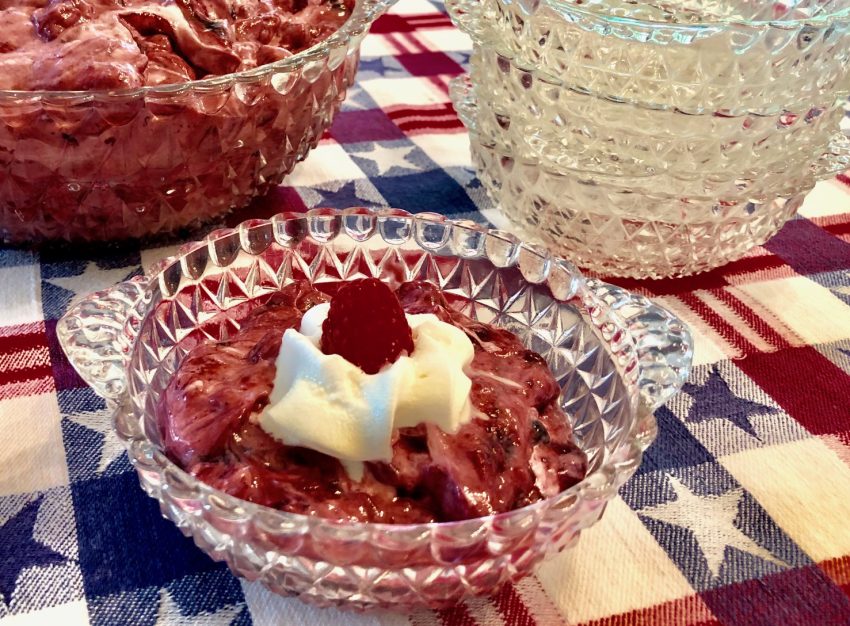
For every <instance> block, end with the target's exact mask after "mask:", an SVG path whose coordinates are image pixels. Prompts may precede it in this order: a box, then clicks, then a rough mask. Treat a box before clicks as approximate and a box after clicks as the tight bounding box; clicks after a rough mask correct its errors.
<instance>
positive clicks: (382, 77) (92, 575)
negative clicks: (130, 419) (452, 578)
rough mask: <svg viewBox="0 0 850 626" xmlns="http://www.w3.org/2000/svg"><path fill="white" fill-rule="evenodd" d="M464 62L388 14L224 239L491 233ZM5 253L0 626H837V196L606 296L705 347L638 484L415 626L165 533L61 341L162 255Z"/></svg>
mask: <svg viewBox="0 0 850 626" xmlns="http://www.w3.org/2000/svg"><path fill="white" fill-rule="evenodd" d="M468 59H469V42H468V40H467V39H466V38H465V37H463V36H462V35H461V34H459V33H458V32H457V31H456V30H455V29H454V28H453V27H452V26H451V23H450V22H449V19H448V17H447V16H446V14H445V12H444V10H443V8H442V5H441V3H439V2H434V3H431V2H429V1H428V0H401V2H399V4H398V5H397V6H396V7H395V8H394V9H393V10H392V12H391V13H390V14H389V15H387V16H385V17H383V18H382V19H381V20H379V21H378V22H377V23H376V24H375V27H374V28H373V30H372V34H371V35H370V36H369V37H368V38H367V39H366V40H365V41H364V44H363V62H362V65H361V69H360V73H359V76H358V82H357V85H356V86H355V88H354V89H353V90H352V91H351V93H350V95H349V97H348V100H347V101H346V103H345V104H344V106H343V110H342V112H341V113H340V114H339V117H338V118H337V122H336V124H335V125H334V126H333V128H332V129H331V130H330V132H329V133H328V134H327V135H326V137H325V138H324V139H323V140H322V142H321V144H320V145H319V146H318V147H317V148H316V149H315V150H314V151H313V152H312V153H311V155H310V156H309V158H308V159H307V160H306V162H305V163H303V164H301V165H299V166H298V168H297V169H296V171H295V173H294V174H293V175H292V176H291V177H290V178H289V179H288V181H287V182H288V185H287V186H285V187H281V188H279V189H278V190H276V191H275V192H274V193H272V194H270V196H269V197H268V198H266V199H264V200H262V201H259V202H257V203H255V204H254V205H253V206H251V207H249V208H248V209H245V210H242V211H239V212H237V213H236V214H235V215H233V216H231V217H230V218H228V222H229V223H236V222H238V221H241V220H242V219H245V218H247V217H255V216H266V215H270V214H272V213H274V212H277V211H279V210H282V209H284V208H286V209H288V210H303V209H306V208H309V207H315V206H333V207H346V206H350V205H364V204H365V205H378V206H380V205H390V206H396V207H401V208H404V209H407V210H409V211H437V212H441V213H445V214H447V215H450V216H453V217H463V218H469V219H474V220H478V221H482V222H487V221H489V220H494V219H496V213H494V211H493V207H492V205H491V204H490V203H489V201H488V200H487V199H486V197H485V195H484V193H483V191H482V189H481V187H480V185H479V184H478V182H477V181H476V178H475V174H474V171H473V170H472V168H471V167H470V163H469V154H468V141H467V137H466V135H465V133H464V131H463V128H462V126H461V124H460V123H459V121H458V120H457V117H456V116H455V114H454V112H453V110H452V107H451V105H450V104H449V99H448V86H447V85H448V81H449V79H450V78H451V77H452V76H454V75H456V74H459V73H461V72H462V71H463V68H464V66H465V64H466V63H467V61H468ZM177 244H178V242H176V241H168V242H162V241H161V242H159V243H158V244H157V245H156V246H154V247H143V248H142V249H139V247H138V246H131V247H124V248H120V249H110V248H107V247H98V248H89V249H88V250H86V251H84V252H83V253H81V252H79V251H77V252H73V251H67V250H63V249H62V248H61V247H59V246H57V247H54V248H52V249H48V250H45V251H42V252H40V253H36V252H28V251H20V250H13V249H0V624H2V626H24V625H38V626H41V625H53V624H56V625H57V626H66V625H67V626H77V625H83V624H93V625H96V626H107V625H114V624H128V625H133V626H153V625H155V624H156V625H166V624H173V625H188V624H198V625H209V626H227V625H229V626H247V625H248V624H257V625H261V626H265V625H279V624H283V625H290V624H291V625H298V626H300V625H302V624H303V625H327V626H336V625H346V626H348V625H351V626H359V625H367V624H368V625H380V626H438V625H442V626H497V625H503V624H510V625H517V626H558V625H564V624H569V625H576V624H582V625H591V624H592V625H594V626H656V625H662V624H681V625H687V626H697V625H700V626H709V625H716V624H725V625H729V626H732V625H734V626H738V625H750V624H752V625H764V626H778V625H783V626H794V625H798V624H799V625H807V626H808V625H813V626H830V625H839V624H842V625H843V624H850V598H848V594H850V179H847V178H844V177H839V178H838V179H837V180H834V181H830V182H827V183H824V184H821V185H820V186H819V187H818V188H817V189H816V190H815V192H813V193H812V195H811V196H810V197H809V199H808V200H807V202H806V205H805V207H804V209H803V210H802V212H801V215H800V217H799V218H797V219H796V220H794V221H792V222H791V223H789V224H788V225H787V226H786V227H785V228H784V229H783V230H782V232H781V233H780V234H779V235H778V236H777V237H775V238H774V239H773V240H772V241H770V242H769V243H768V244H767V245H765V246H764V247H760V248H757V249H755V250H754V251H753V252H752V253H751V254H750V255H749V256H748V257H747V258H745V259H742V260H740V261H737V262H735V263H732V264H731V265H728V266H727V267H724V268H722V269H719V270H715V271H713V272H710V273H707V274H703V275H701V276H698V277H694V278H683V279H674V280H662V281H619V282H620V283H621V284H623V285H625V286H627V287H629V288H631V289H634V290H636V291H640V292H642V293H645V294H648V295H650V296H652V297H654V298H656V299H657V300H658V301H660V302H662V303H664V304H665V305H666V306H668V307H669V308H671V309H672V310H674V311H675V312H676V313H678V314H679V315H680V316H681V317H682V318H684V319H685V320H686V321H687V322H688V323H689V324H690V325H691V327H692V329H693V331H694V335H695V337H696V344H697V347H696V365H695V368H694V371H693V374H692V376H691V378H690V380H689V382H688V384H687V385H686V386H685V388H684V390H683V392H682V393H681V394H680V395H679V396H677V397H676V398H675V399H674V400H673V401H671V402H670V403H669V404H668V405H667V406H666V407H664V408H662V409H660V410H659V411H658V413H657V416H658V421H659V436H658V440H657V441H656V443H655V444H654V445H653V446H652V447H651V448H650V450H649V451H648V453H647V456H646V460H645V461H644V463H643V465H642V466H641V468H640V471H639V472H638V474H637V475H636V476H635V477H634V478H633V479H632V480H631V481H630V482H629V483H628V484H627V485H626V486H625V487H624V488H623V489H622V492H621V495H620V497H618V498H617V499H615V500H614V501H613V502H612V503H611V504H610V506H609V507H608V509H607V511H606V513H605V515H604V517H603V519H602V521H601V522H600V523H599V524H598V525H597V526H595V527H594V528H592V529H591V530H589V531H587V532H586V533H585V534H584V535H583V536H582V538H581V540H580V541H579V544H578V546H577V547H576V548H574V549H572V550H569V551H567V552H564V553H562V554H561V555H560V556H558V557H556V558H554V559H553V560H551V561H549V562H547V563H546V564H545V565H543V567H541V568H540V571H539V573H538V575H537V576H535V577H531V578H527V579H525V580H523V581H522V582H520V583H518V584H515V585H512V586H509V587H507V588H505V589H503V590H502V591H501V592H500V593H499V594H498V595H497V596H495V597H493V598H478V599H473V600H469V601H467V602H465V603H463V604H461V605H460V606H458V607H457V608H454V609H451V610H446V611H440V612H432V611H426V610H422V611H418V612H416V613H414V614H412V615H408V614H394V613H366V614H353V613H346V612H341V611H335V610H319V609H314V608H312V607H309V606H307V605H304V604H302V603H300V602H299V601H297V600H294V599H287V598H280V597H277V596H273V595H272V594H270V593H269V592H267V591H265V590H264V589H263V588H262V587H260V586H258V585H256V584H247V583H245V582H244V581H240V580H238V579H236V578H234V577H233V576H232V575H231V574H230V573H229V572H228V571H227V570H226V568H225V567H224V566H223V565H221V564H218V563H214V562H213V561H211V560H210V559H208V558H207V557H206V556H205V555H204V554H202V553H201V552H200V551H199V550H197V549H196V548H195V547H194V545H193V544H192V543H191V541H189V540H187V539H185V538H184V537H183V536H182V535H181V534H180V533H179V532H178V531H177V529H176V528H175V527H174V526H173V525H172V524H171V523H170V522H166V521H165V520H163V519H162V518H161V517H160V514H159V511H158V507H157V504H156V503H155V502H154V501H153V500H151V499H150V498H148V497H147V496H146V495H144V493H143V492H142V490H141V489H140V488H139V486H138V483H137V479H136V475H135V473H134V472H133V470H132V469H131V467H130V466H129V464H128V462H127V457H126V455H125V454H124V452H123V450H122V447H121V445H120V444H119V442H118V441H117V440H116V438H115V436H114V435H113V434H112V432H111V430H110V426H109V415H108V413H107V411H106V409H105V406H104V403H103V402H102V401H101V400H100V399H99V398H97V397H96V396H95V395H94V393H93V392H92V391H91V390H90V389H88V388H87V387H86V386H85V385H84V384H83V383H82V381H81V380H80V379H79V378H78V377H77V376H76V374H74V372H73V371H72V370H71V368H70V367H69V365H68V363H67V361H66V360H65V359H64V357H63V355H62V354H61V352H60V350H59V348H58V346H57V343H56V335H55V325H56V320H57V318H58V317H59V316H60V315H61V314H62V313H63V312H64V311H65V309H66V308H67V306H68V304H69V303H70V302H71V301H72V300H73V299H74V298H75V297H77V296H79V295H82V294H85V293H88V292H90V291H93V290H96V289H101V288H104V287H107V286H109V285H112V284H114V283H115V282H117V281H120V280H123V279H125V278H127V277H129V276H131V275H133V274H137V273H140V272H141V271H142V268H144V267H148V266H150V265H151V264H152V263H153V262H154V261H156V260H157V259H159V258H161V257H163V256H165V255H167V254H169V253H171V252H173V251H174V250H175V249H176V246H177Z"/></svg>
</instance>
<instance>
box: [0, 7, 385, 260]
mask: <svg viewBox="0 0 850 626" xmlns="http://www.w3.org/2000/svg"><path fill="white" fill-rule="evenodd" d="M393 2H394V0H356V1H355V4H354V9H353V12H352V14H351V16H350V17H349V19H348V20H347V21H346V22H345V24H343V26H342V27H341V28H340V29H339V30H337V31H336V32H335V33H333V34H332V35H331V36H330V37H328V38H327V39H326V40H324V41H322V42H321V43H319V44H317V45H315V46H313V47H312V48H309V49H307V50H304V51H303V52H300V53H298V54H295V55H293V56H291V57H288V58H286V59H282V60H280V61H277V62H274V63H270V64H267V65H263V66H261V67H258V68H255V69H251V70H247V71H243V72H238V73H234V74H228V75H224V76H215V77H211V78H205V79H203V80H195V81H189V82H186V83H180V84H172V85H162V86H153V87H141V88H138V89H125V90H113V91H90V92H80V91H67V92H46V91H41V92H39V91H0V241H3V242H7V243H14V244H38V243H41V242H44V241H48V240H72V241H89V240H101V241H102V240H114V239H125V238H131V237H132V238H135V237H141V236H144V235H150V234H154V233H158V232H167V231H171V230H174V229H177V228H180V227H184V226H189V225H194V224H196V223H200V222H203V221H206V220H210V219H213V218H215V217H218V216H220V215H222V214H223V213H225V212H227V211H228V210H230V209H232V208H235V207H238V206H242V205H245V204H247V203H248V202H249V201H250V200H251V198H253V197H254V196H257V195H260V194H262V193H263V192H264V191H265V190H266V189H267V188H269V187H270V186H271V185H276V184H279V183H280V182H281V181H282V179H283V178H284V176H285V175H286V174H288V173H289V172H290V171H291V170H292V168H293V167H294V165H295V164H296V163H297V162H298V161H299V160H301V159H303V158H304V157H305V156H306V155H307V152H308V151H309V150H310V149H311V148H312V147H313V146H314V145H316V143H317V142H318V140H319V138H320V137H321V136H322V133H323V132H324V131H325V129H326V128H327V127H328V126H330V124H331V121H332V119H333V117H334V115H335V113H336V111H337V110H338V108H339V105H340V103H341V102H342V100H343V99H344V97H345V92H346V89H347V88H348V87H349V86H350V85H351V84H352V82H353V80H354V75H355V73H356V71H357V64H358V60H359V55H360V42H361V41H362V39H363V37H364V36H365V35H366V33H367V32H368V30H369V26H370V25H371V23H372V22H373V21H374V20H375V19H377V18H378V16H380V15H381V14H382V13H383V12H384V11H385V10H386V9H387V8H388V7H389V6H390V5H391V4H392V3H393Z"/></svg>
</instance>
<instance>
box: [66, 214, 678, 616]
mask: <svg viewBox="0 0 850 626" xmlns="http://www.w3.org/2000/svg"><path fill="white" fill-rule="evenodd" d="M57 333H58V335H59V339H60V343H61V345H62V347H63V349H64V350H65V352H66V354H67V355H68V358H69V359H70V361H71V363H72V364H73V365H74V367H75V368H76V369H77V371H78V372H79V373H80V374H81V376H82V377H83V378H84V379H85V380H86V382H88V383H89V384H91V385H92V387H93V388H94V389H95V391H96V392H97V393H99V394H100V395H102V396H104V397H105V398H107V399H108V400H109V401H110V403H111V405H112V406H113V407H114V410H115V428H116V430H117V432H118V435H119V436H120V438H121V439H122V440H123V441H124V442H125V444H126V445H127V449H128V454H129V457H130V460H131V462H132V463H133V465H134V466H135V467H136V469H137V471H138V474H139V478H140V481H141V484H142V487H143V488H144V489H145V490H146V491H147V493H148V494H150V495H151V496H152V497H154V498H156V499H157V500H158V501H159V502H160V506H161V510H162V513H163V515H164V516H166V517H167V518H169V519H171V520H172V521H174V522H175V523H176V524H177V526H178V527H179V528H180V529H181V530H182V531H183V533H184V534H186V535H187V536H191V537H192V538H193V539H194V541H195V543H196V544H197V545H198V546H199V547H200V548H201V549H202V550H204V551H205V552H207V553H208V554H209V555H210V556H211V557H212V558H214V559H218V560H223V561H226V562H227V564H228V565H229V567H230V568H231V569H232V570H233V571H234V572H235V573H236V574H238V575H240V576H243V577H245V578H246V579H248V580H259V581H261V582H262V583H263V584H264V585H266V586H267V587H268V588H270V589H271V590H273V591H275V592H277V593H280V594H285V595H294V596H298V597H300V598H301V599H303V600H305V601H309V602H313V603H315V604H319V605H345V606H349V607H354V608H360V609H363V608H369V607H395V608H404V607H412V606H429V607H441V606H447V605H450V604H452V603H454V602H457V601H458V600H460V599H462V598H463V597H465V596H468V595H474V594H485V593H492V592H493V591H495V590H496V589H498V587H499V586H500V585H501V584H503V583H506V582H509V581H512V580H516V579H518V578H520V577H522V576H524V575H526V574H528V573H530V572H531V571H532V570H533V568H534V567H535V566H536V565H537V564H539V563H540V562H541V561H542V560H543V559H544V558H546V557H547V556H549V555H551V554H554V553H555V552H557V551H559V550H561V549H564V548H566V547H568V546H570V545H571V544H572V543H574V542H575V541H576V540H577V539H578V536H579V533H580V532H581V530H582V529H584V528H587V527H588V526H590V525H592V524H593V523H595V522H596V521H597V520H598V519H599V517H600V515H601V514H602V512H603V510H604V508H605V505H606V503H607V502H608V501H609V500H610V499H611V498H612V497H614V495H615V494H616V491H617V489H618V488H619V487H620V485H622V484H623V482H625V480H627V479H628V478H629V477H630V476H631V475H632V474H633V473H634V471H635V470H636V469H637V467H638V465H639V464H640V460H641V456H642V453H643V450H644V449H645V448H646V447H647V446H648V445H649V444H650V443H651V442H652V440H653V438H654V436H655V420H654V417H653V415H652V410H653V409H654V408H656V407H657V406H659V405H660V404H661V403H662V402H664V401H665V400H666V399H668V398H669V397H670V396H671V395H673V394H674V393H675V392H676V391H677V390H678V389H679V388H680V386H681V385H682V383H683V382H684V379H685V378H686V376H687V373H688V370H689V368H690V362H691V356H692V344H691V339H690V335H689V333H688V331H687V329H686V328H685V326H684V325H683V324H682V322H681V321H679V320H678V319H677V318H676V317H674V316H673V315H672V314H670V313H669V312H668V311H666V310H665V309H663V308H661V307H659V306H658V305H655V304H653V303H651V302H650V301H648V300H647V299H645V298H643V297H641V296H637V295H634V294H630V293H629V292H627V291H624V290H622V289H620V288H617V287H614V286H612V285H608V284H605V283H602V282H600V281H595V280H588V279H585V278H584V277H583V276H581V275H580V274H579V273H578V272H577V271H576V270H575V268H573V266H571V265H570V264H569V263H567V262H566V261H563V260H562V259H559V258H557V257H553V256H551V255H549V254H548V253H546V252H545V251H543V250H540V249H538V248H535V247H533V246H528V245H526V244H524V243H521V242H519V241H518V240H516V239H515V238H514V237H513V236H511V235H509V234H507V233H504V232H501V231H496V230H488V229H485V228H483V227H480V226H477V225H475V224H472V223H469V222H458V221H452V220H448V219H446V218H444V217H441V216H438V215H434V214H420V215H410V214H407V213H404V212H403V211H398V210H389V209H388V210H380V211H370V210H368V209H364V208H352V209H346V210H344V211H335V210H331V209H318V210H314V211H311V212H309V213H306V214H280V215H277V216H275V217H273V218H271V219H269V220H251V221H248V222H245V223H243V224H241V225H240V226H238V227H237V228H234V229H228V230H221V231H216V232H214V233H212V234H211V235H210V236H209V237H207V239H205V240H204V241H200V242H196V243H193V244H189V245H187V246H185V247H184V248H183V249H181V251H180V253H179V254H178V255H177V256H175V257H171V258H169V259H166V260H164V261H163V262H161V263H160V264H159V265H158V266H157V268H155V270H154V272H153V273H152V274H151V275H149V276H146V277H138V278H134V279H132V280H130V281H127V282H124V283H120V284H119V285H117V286H115V287H114V288H112V289H109V290H106V291H103V292H98V293H95V294H92V295H91V296H89V297H87V298H85V299H84V300H82V301H81V302H79V303H78V304H76V305H75V306H74V307H73V308H72V309H71V310H69V311H68V312H67V313H66V315H65V316H64V317H63V318H62V319H61V320H60V321H59V324H58V327H57Z"/></svg>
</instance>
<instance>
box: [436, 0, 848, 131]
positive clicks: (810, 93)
mask: <svg viewBox="0 0 850 626" xmlns="http://www.w3.org/2000/svg"><path fill="white" fill-rule="evenodd" d="M447 4H448V6H449V10H450V12H451V13H452V16H453V18H454V19H455V21H456V23H458V25H459V26H461V28H463V29H464V30H466V31H467V32H470V34H472V36H473V39H474V40H475V41H476V42H477V43H480V44H483V45H485V46H487V47H490V48H492V49H494V50H495V51H497V52H499V53H500V54H501V55H502V56H503V57H505V58H508V59H512V60H515V61H516V62H517V64H518V65H519V66H520V67H524V68H533V69H534V71H535V72H539V73H540V75H541V76H542V75H544V74H545V76H546V80H547V81H548V82H551V83H553V84H558V85H562V86H564V87H567V88H570V89H576V90H578V91H581V92H584V93H588V94H592V95H594V96H597V97H600V98H605V99H610V100H614V101H617V102H628V103H632V104H636V105H639V106H643V107H648V108H653V109H675V110H678V111H682V112H685V113H688V114H702V113H709V114H711V113H715V112H717V113H722V114H724V115H742V114H746V113H752V114H755V115H776V114H780V113H782V112H783V111H784V110H791V111H794V110H800V109H803V110H806V109H808V108H810V107H812V106H828V104H829V103H830V102H832V100H833V96H836V95H837V96H846V95H847V94H848V92H850V5H848V3H847V2H846V0H825V1H824V0H802V1H800V2H793V3H786V4H783V3H778V2H748V1H746V0H687V1H685V2H675V3H667V2H633V1H631V0H614V1H611V0H604V1H603V0H590V1H582V0H572V1H570V0H517V1H516V2H508V1H506V0H481V2H479V1H478V0H449V2H448V3H447Z"/></svg>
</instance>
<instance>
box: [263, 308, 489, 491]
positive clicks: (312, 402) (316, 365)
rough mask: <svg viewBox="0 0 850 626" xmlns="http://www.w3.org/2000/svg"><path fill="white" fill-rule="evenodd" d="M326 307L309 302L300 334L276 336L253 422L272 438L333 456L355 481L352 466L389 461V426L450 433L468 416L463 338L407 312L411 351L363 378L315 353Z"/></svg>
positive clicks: (467, 354) (467, 352)
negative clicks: (270, 379) (271, 375)
mask: <svg viewBox="0 0 850 626" xmlns="http://www.w3.org/2000/svg"><path fill="white" fill-rule="evenodd" d="M329 309H330V304H319V305H316V306H315V307H313V308H312V309H310V310H309V311H307V312H306V313H305V314H304V317H303V318H302V320H301V326H300V328H299V330H297V331H296V330H295V329H291V328H290V329H288V330H286V331H285V332H284V334H283V341H282V343H281V346H280V352H279V353H278V357H277V361H276V366H277V372H276V375H275V380H274V386H273V388H272V392H271V395H270V398H269V404H268V405H267V406H266V407H265V409H264V410H263V411H262V412H261V413H260V414H259V416H258V417H257V420H258V423H259V425H260V427H261V428H262V429H263V430H265V431H266V432H267V433H269V434H270V435H271V436H272V437H275V438H276V439H278V440H280V441H282V442H283V443H285V444H287V445H290V446H303V447H306V448H311V449H313V450H317V451H319V452H323V453H325V454H328V455H330V456H334V457H336V458H337V459H339V460H340V461H341V462H342V463H343V465H344V466H345V467H346V469H348V471H349V474H350V475H351V477H352V478H354V479H355V480H357V479H359V477H360V475H361V474H362V465H360V464H359V462H362V461H389V460H391V459H392V455H393V453H392V443H393V433H394V432H395V431H396V429H398V428H405V427H409V426H416V425H418V424H422V423H430V424H435V425H436V426H438V427H439V428H440V429H441V430H443V431H444V432H446V433H449V434H451V433H455V432H457V430H458V429H459V428H460V427H461V426H462V425H463V424H465V423H467V422H469V420H470V419H472V409H471V405H470V402H469V392H470V389H471V388H472V381H471V380H470V379H469V376H467V374H466V373H465V371H464V370H465V368H467V367H468V366H469V364H470V363H471V362H472V358H473V356H474V348H473V346H472V342H471V341H470V339H469V337H467V335H466V333H464V332H463V331H462V330H460V329H458V328H456V327H455V326H452V325H451V324H447V323H446V322H443V321H441V320H440V319H438V318H437V317H436V316H435V315H432V314H430V313H428V314H421V315H407V316H406V317H407V322H408V324H409V325H410V328H411V331H412V334H413V346H414V348H413V353H412V354H411V355H409V356H401V357H399V358H398V359H397V360H396V361H395V363H392V364H390V365H388V366H385V367H384V368H383V369H382V370H381V371H379V372H378V373H377V374H367V373H365V372H364V371H363V370H361V369H360V368H359V367H357V366H356V365H354V364H353V363H350V362H349V361H347V360H346V359H344V358H343V357H341V356H339V355H338V354H324V353H323V352H322V351H321V349H320V348H319V345H320V342H321V337H322V323H323V322H324V320H325V318H326V317H327V315H328V310H329Z"/></svg>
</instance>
